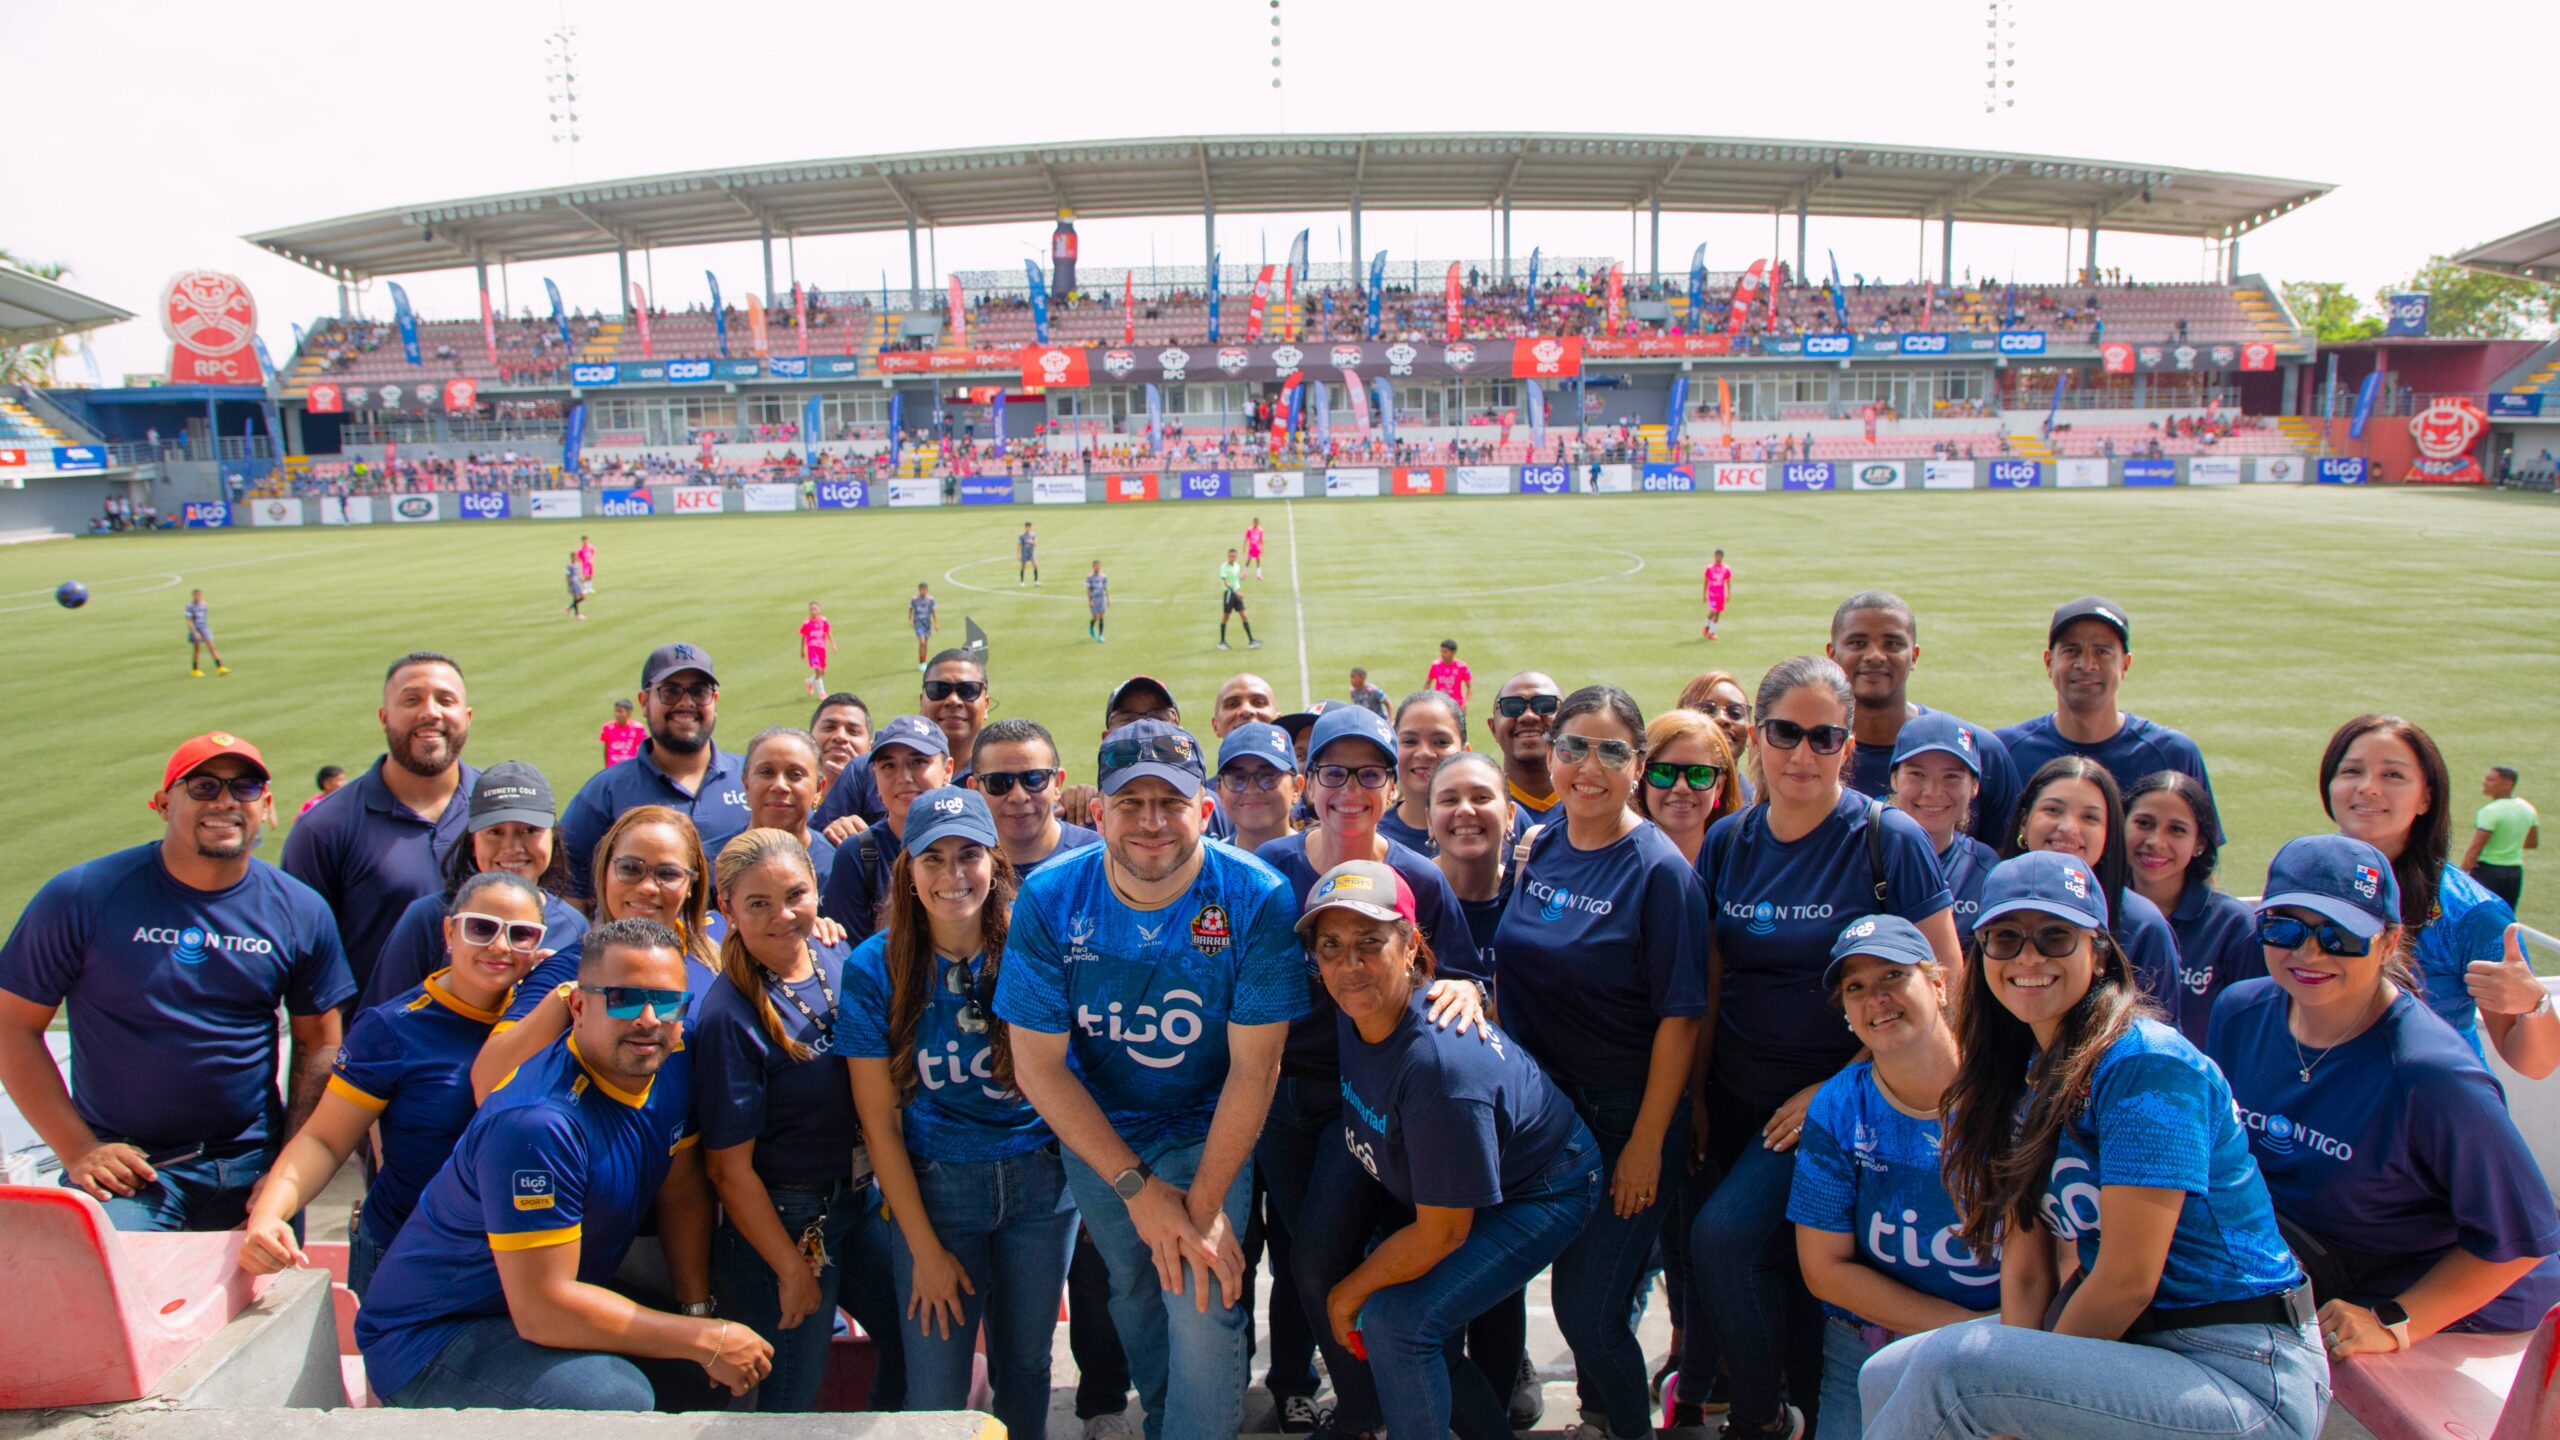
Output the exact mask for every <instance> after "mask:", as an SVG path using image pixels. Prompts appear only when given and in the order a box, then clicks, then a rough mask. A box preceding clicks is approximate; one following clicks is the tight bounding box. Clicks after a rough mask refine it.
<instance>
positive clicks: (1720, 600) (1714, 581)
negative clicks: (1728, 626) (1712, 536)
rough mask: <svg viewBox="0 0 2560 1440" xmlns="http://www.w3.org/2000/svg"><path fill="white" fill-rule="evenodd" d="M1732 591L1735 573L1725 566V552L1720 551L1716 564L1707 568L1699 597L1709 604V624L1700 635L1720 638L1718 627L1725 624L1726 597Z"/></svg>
mask: <svg viewBox="0 0 2560 1440" xmlns="http://www.w3.org/2000/svg"><path fill="white" fill-rule="evenodd" d="M1732 590H1733V571H1732V570H1731V569H1730V568H1728V567H1727V566H1726V565H1725V563H1724V552H1723V551H1721V550H1719V551H1717V552H1716V558H1715V560H1714V562H1713V563H1712V564H1710V565H1708V566H1707V573H1706V578H1705V583H1704V584H1703V586H1702V587H1701V588H1700V591H1699V595H1698V598H1699V599H1701V600H1704V601H1705V602H1706V604H1707V623H1706V624H1705V625H1704V626H1702V627H1700V628H1699V631H1698V633H1699V634H1701V635H1704V636H1706V637H1707V638H1708V639H1710V640H1714V639H1717V638H1719V637H1718V636H1717V635H1716V627H1717V626H1718V625H1721V624H1723V623H1724V602H1725V597H1726V596H1727V595H1728V594H1730V593H1732Z"/></svg>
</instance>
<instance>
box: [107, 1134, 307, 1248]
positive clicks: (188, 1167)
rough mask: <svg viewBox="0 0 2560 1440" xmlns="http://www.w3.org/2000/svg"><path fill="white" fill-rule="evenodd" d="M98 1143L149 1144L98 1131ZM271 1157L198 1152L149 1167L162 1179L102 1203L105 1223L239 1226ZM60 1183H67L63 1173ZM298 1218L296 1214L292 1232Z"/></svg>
mask: <svg viewBox="0 0 2560 1440" xmlns="http://www.w3.org/2000/svg"><path fill="white" fill-rule="evenodd" d="M98 1140H99V1143H101V1144H106V1143H118V1144H125V1145H132V1146H134V1147H135V1148H136V1149H139V1150H141V1151H143V1152H144V1153H145V1154H146V1155H147V1154H148V1153H149V1152H150V1149H151V1147H150V1146H147V1145H143V1144H141V1143H140V1142H138V1141H133V1140H127V1139H125V1138H124V1137H123V1136H120V1135H109V1134H106V1133H104V1132H100V1133H99V1135H98ZM274 1163H275V1156H273V1155H272V1154H269V1153H268V1152H267V1151H265V1150H263V1149H257V1150H251V1151H248V1152H247V1153H245V1154H230V1155H217V1154H206V1155H198V1156H196V1157H195V1158H194V1159H192V1160H173V1161H171V1162H169V1163H168V1164H166V1165H159V1164H155V1165H153V1166H152V1167H151V1168H152V1171H153V1172H154V1173H155V1174H157V1175H158V1176H159V1177H160V1178H158V1179H157V1180H154V1181H153V1182H151V1183H150V1184H148V1185H138V1186H136V1187H134V1191H133V1193H132V1194H130V1195H118V1196H115V1197H114V1198H112V1199H109V1200H106V1201H103V1202H101V1208H103V1209H104V1210H105V1211H106V1212H107V1223H108V1224H109V1225H112V1226H114V1227H115V1228H116V1229H118V1230H144V1231H150V1230H161V1231H166V1230H237V1229H239V1228H240V1227H241V1226H242V1225H243V1224H245V1223H247V1221H248V1219H249V1191H250V1189H251V1188H252V1187H254V1186H255V1185H256V1184H257V1183H258V1182H259V1181H260V1180H261V1179H263V1178H265V1176H266V1173H267V1167H268V1166H269V1165H272V1164H274ZM61 1183H62V1184H65V1185H68V1184H70V1183H71V1177H70V1176H69V1175H68V1174H67V1173H66V1174H65V1175H64V1176H63V1178H62V1181H61ZM301 1230H302V1217H300V1216H298V1215H297V1216H295V1217H294V1233H295V1234H297V1235H299V1234H300V1233H301Z"/></svg>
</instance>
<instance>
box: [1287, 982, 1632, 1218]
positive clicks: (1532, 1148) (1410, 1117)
mask: <svg viewBox="0 0 2560 1440" xmlns="http://www.w3.org/2000/svg"><path fill="white" fill-rule="evenodd" d="M1332 1023H1333V1024H1335V1025H1336V1026H1338V1027H1339V1033H1338V1035H1337V1037H1336V1045H1337V1047H1338V1049H1339V1052H1340V1054H1341V1056H1342V1140H1343V1143H1344V1144H1346V1145H1348V1146H1350V1147H1351V1153H1352V1155H1353V1156H1354V1157H1356V1158H1357V1159H1358V1160H1359V1161H1360V1164H1361V1165H1362V1166H1363V1167H1364V1168H1366V1169H1367V1170H1368V1172H1369V1178H1370V1179H1372V1180H1375V1181H1377V1182H1378V1183H1379V1184H1381V1185H1383V1186H1385V1187H1386V1188H1387V1193H1388V1194H1390V1195H1393V1196H1395V1197H1396V1199H1398V1200H1399V1201H1402V1202H1403V1203H1405V1204H1407V1205H1436V1206H1440V1207H1443V1208H1446V1209H1451V1210H1481V1209H1484V1208H1485V1207H1487V1206H1492V1205H1499V1204H1501V1203H1502V1202H1503V1200H1504V1199H1506V1198H1508V1197H1511V1196H1514V1195H1519V1194H1524V1193H1528V1191H1529V1188H1530V1186H1531V1185H1532V1183H1533V1182H1535V1181H1536V1180H1537V1179H1538V1177H1539V1176H1540V1175H1542V1174H1544V1173H1545V1171H1546V1169H1547V1167H1549V1166H1550V1165H1553V1164H1554V1163H1555V1161H1556V1157H1557V1156H1559V1155H1561V1154H1563V1153H1564V1151H1565V1148H1566V1147H1567V1146H1570V1145H1571V1144H1573V1142H1574V1141H1575V1140H1576V1139H1577V1138H1579V1137H1580V1136H1582V1135H1583V1134H1585V1133H1586V1132H1585V1131H1584V1129H1583V1127H1582V1118H1581V1117H1580V1116H1579V1115H1577V1114H1575V1113H1574V1109H1573V1102H1572V1101H1570V1100H1568V1099H1566V1098H1565V1095H1564V1092H1563V1091H1561V1090H1558V1089H1557V1088H1556V1087H1555V1082H1553V1081H1551V1080H1549V1079H1548V1078H1547V1075H1546V1072H1545V1071H1543V1070H1540V1069H1539V1068H1538V1062H1537V1061H1535V1060H1532V1059H1530V1058H1529V1052H1528V1051H1526V1050H1524V1049H1522V1048H1521V1047H1520V1044H1519V1042H1518V1041H1516V1040H1513V1039H1510V1038H1509V1037H1506V1036H1505V1035H1504V1034H1503V1033H1502V1031H1501V1030H1500V1029H1499V1028H1498V1027H1494V1026H1486V1027H1484V1028H1483V1029H1481V1030H1477V1031H1473V1032H1470V1033H1468V1034H1465V1035H1459V1034H1455V1033H1453V1032H1451V1031H1447V1030H1443V1029H1441V1028H1440V1027H1439V1026H1437V1025H1434V1024H1432V1023H1431V1017H1430V1016H1429V1015H1427V1014H1426V1013H1424V1010H1423V1002H1422V997H1421V995H1420V994H1419V993H1418V992H1417V993H1416V994H1415V996H1414V998H1413V999H1412V1001H1411V1002H1410V1003H1408V1004H1407V1005H1406V1006H1405V1011H1404V1014H1403V1016H1402V1018H1400V1019H1399V1020H1398V1021H1397V1022H1396V1028H1395V1029H1394V1031H1392V1032H1391V1033H1389V1035H1388V1036H1387V1038H1386V1039H1384V1040H1381V1041H1379V1042H1378V1043H1377V1044H1375V1045H1372V1044H1370V1043H1369V1042H1368V1041H1366V1040H1363V1039H1361V1038H1360V1031H1359V1029H1358V1028H1357V1027H1356V1026H1354V1025H1353V1024H1352V1023H1351V1019H1350V1017H1349V1016H1347V1015H1344V1014H1342V1013H1341V1012H1339V1011H1336V1012H1335V1014H1334V1017H1333V1021H1332Z"/></svg>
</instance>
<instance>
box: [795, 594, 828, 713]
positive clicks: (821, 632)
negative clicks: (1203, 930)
mask: <svg viewBox="0 0 2560 1440" xmlns="http://www.w3.org/2000/svg"><path fill="white" fill-rule="evenodd" d="M835 634H836V627H835V624H834V622H833V621H830V620H829V619H827V617H826V616H824V615H821V614H819V613H818V602H817V601H815V600H812V601H810V602H809V618H808V619H806V620H803V621H801V622H800V659H801V661H802V663H804V664H806V665H807V666H808V667H809V678H808V679H807V680H805V681H803V682H802V686H801V688H803V689H805V690H807V691H808V692H809V693H810V694H812V695H822V694H825V693H826V689H827V648H828V646H830V645H831V644H833V643H834V641H835Z"/></svg>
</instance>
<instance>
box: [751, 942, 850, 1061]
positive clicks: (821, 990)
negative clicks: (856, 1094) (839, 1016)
mask: <svg viewBox="0 0 2560 1440" xmlns="http://www.w3.org/2000/svg"><path fill="white" fill-rule="evenodd" d="M810 959H811V961H812V962H813V963H812V964H811V965H810V966H809V973H810V974H811V975H812V976H815V977H816V979H817V981H818V998H819V999H821V1000H824V1001H826V1002H827V1013H826V1014H825V1015H823V1016H822V1015H820V1014H819V1013H818V1012H817V1011H815V1010H812V1009H810V1008H809V1002H808V1001H806V1000H803V999H801V998H800V992H798V991H796V990H794V989H792V988H791V987H790V986H788V985H785V984H783V983H782V981H781V980H780V978H778V977H777V976H775V974H774V973H773V972H772V971H770V970H767V971H765V972H764V988H765V989H767V990H769V991H771V992H773V993H774V994H776V995H778V996H780V997H782V999H783V1001H784V1002H785V1003H786V1004H788V1005H790V1007H791V1008H792V1009H794V1010H797V1011H799V1012H800V1018H801V1019H803V1020H806V1021H808V1022H809V1023H810V1025H811V1026H813V1027H815V1029H816V1030H817V1034H816V1035H815V1036H814V1037H813V1038H812V1039H811V1040H810V1042H809V1048H810V1049H811V1050H814V1051H816V1052H817V1053H818V1054H821V1055H824V1054H826V1053H827V1051H828V1050H829V1049H831V1048H832V1047H833V1046H834V1045H835V1043H836V992H835V989H834V987H832V986H830V985H828V984H827V973H826V971H825V969H824V968H822V967H820V966H819V965H817V964H815V963H814V962H815V961H816V959H817V957H816V956H815V955H812V956H811V957H810Z"/></svg>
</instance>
